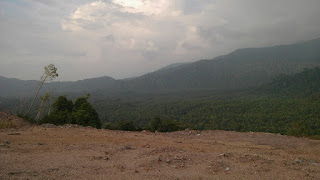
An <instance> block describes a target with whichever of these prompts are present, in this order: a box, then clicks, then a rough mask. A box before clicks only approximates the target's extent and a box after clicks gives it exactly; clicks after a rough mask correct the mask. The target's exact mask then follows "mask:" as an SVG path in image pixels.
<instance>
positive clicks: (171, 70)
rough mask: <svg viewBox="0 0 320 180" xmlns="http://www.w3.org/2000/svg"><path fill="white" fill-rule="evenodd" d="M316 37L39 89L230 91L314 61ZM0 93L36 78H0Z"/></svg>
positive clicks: (32, 86) (24, 88)
mask: <svg viewBox="0 0 320 180" xmlns="http://www.w3.org/2000/svg"><path fill="white" fill-rule="evenodd" d="M319 49H320V38H319V39H315V40H311V41H306V42H303V43H298V44H293V45H281V46H273V47H265V48H247V49H239V50H236V51H234V52H232V53H230V54H228V55H224V56H219V57H216V58H213V59H210V60H200V61H197V62H194V63H178V64H173V65H169V66H167V67H164V68H161V69H160V70H158V71H155V72H152V73H148V74H145V75H143V76H140V77H135V78H128V79H122V80H115V79H113V78H110V77H101V78H93V79H86V80H81V81H76V82H54V83H48V84H46V85H45V87H44V89H46V90H50V91H55V92H58V93H62V94H63V93H76V92H87V93H93V92H95V93H96V94H100V95H108V94H112V93H118V92H156V91H158V92H159V91H160V92H172V91H181V90H204V89H212V90H234V89H245V88H251V87H258V86H261V85H263V84H266V83H269V82H271V81H272V79H274V78H275V77H277V76H279V75H280V74H285V75H289V74H294V73H298V72H301V71H303V69H305V68H312V67H317V66H319V65H320V51H319ZM0 84H1V87H2V88H1V89H0V93H1V94H0V96H4V97H6V96H24V95H30V94H32V93H31V92H33V91H35V90H36V89H37V86H38V85H37V81H21V80H18V79H8V78H4V77H0Z"/></svg>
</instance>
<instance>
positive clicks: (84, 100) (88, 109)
mask: <svg viewBox="0 0 320 180" xmlns="http://www.w3.org/2000/svg"><path fill="white" fill-rule="evenodd" d="M89 97H90V95H87V96H85V97H80V98H78V99H77V100H76V102H75V103H74V106H73V112H72V117H73V119H74V120H75V121H76V123H77V124H79V125H83V126H92V127H95V128H101V121H100V119H99V115H98V113H97V112H96V110H95V109H94V108H93V107H92V105H91V104H90V103H89V102H88V98H89Z"/></svg>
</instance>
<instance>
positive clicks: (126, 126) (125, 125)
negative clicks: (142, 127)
mask: <svg viewBox="0 0 320 180" xmlns="http://www.w3.org/2000/svg"><path fill="white" fill-rule="evenodd" d="M116 129H117V130H122V131H136V130H137V129H136V127H135V125H134V123H133V121H120V122H119V123H118V124H117V127H116Z"/></svg>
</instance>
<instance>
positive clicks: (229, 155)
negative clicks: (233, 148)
mask: <svg viewBox="0 0 320 180" xmlns="http://www.w3.org/2000/svg"><path fill="white" fill-rule="evenodd" d="M219 156H220V157H222V156H223V157H231V156H232V154H231V153H222V154H219Z"/></svg>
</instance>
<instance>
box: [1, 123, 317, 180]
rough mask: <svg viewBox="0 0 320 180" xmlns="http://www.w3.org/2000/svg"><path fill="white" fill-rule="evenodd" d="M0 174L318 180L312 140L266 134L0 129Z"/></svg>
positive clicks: (13, 176)
mask: <svg viewBox="0 0 320 180" xmlns="http://www.w3.org/2000/svg"><path fill="white" fill-rule="evenodd" d="M0 140H1V141H0V143H2V144H1V145H0V179H182V180H184V179H320V141H317V140H310V139H305V138H295V137H288V136H282V135H278V134H269V133H238V132H226V131H202V132H197V131H189V130H188V131H180V132H174V133H151V132H122V131H110V130H97V129H93V128H88V127H87V128H84V127H79V126H75V125H65V126H60V127H56V126H53V125H42V126H29V127H27V128H24V129H21V128H20V129H11V130H1V131H0Z"/></svg>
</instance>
